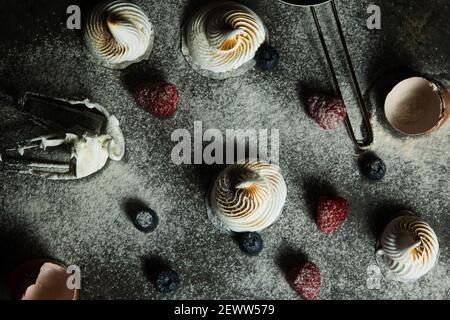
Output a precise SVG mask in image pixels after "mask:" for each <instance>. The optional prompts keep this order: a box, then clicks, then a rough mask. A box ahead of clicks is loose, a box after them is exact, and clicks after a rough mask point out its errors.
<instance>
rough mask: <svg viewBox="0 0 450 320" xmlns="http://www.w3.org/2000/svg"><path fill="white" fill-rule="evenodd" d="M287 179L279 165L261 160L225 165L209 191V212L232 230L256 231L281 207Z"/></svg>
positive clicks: (274, 217)
mask: <svg viewBox="0 0 450 320" xmlns="http://www.w3.org/2000/svg"><path fill="white" fill-rule="evenodd" d="M286 195H287V188H286V183H285V181H284V179H283V176H282V174H281V170H280V168H279V167H278V166H276V165H274V164H271V163H269V162H266V161H261V160H250V161H247V162H245V163H243V164H236V165H231V166H228V167H227V168H226V169H225V170H224V171H223V172H222V173H221V174H220V175H219V177H218V178H217V180H216V181H215V183H214V185H213V187H212V189H211V192H210V194H209V199H208V200H209V205H210V211H211V212H210V214H212V215H213V216H214V218H216V219H217V220H218V222H219V224H220V227H222V228H223V229H225V230H228V231H234V232H247V231H248V232H257V231H261V230H263V229H265V228H267V227H269V226H270V225H272V224H273V223H274V222H275V221H276V220H277V219H278V217H279V216H280V215H281V212H282V211H283V206H284V203H285V201H286Z"/></svg>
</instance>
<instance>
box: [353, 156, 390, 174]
mask: <svg viewBox="0 0 450 320" xmlns="http://www.w3.org/2000/svg"><path fill="white" fill-rule="evenodd" d="M359 166H360V169H361V172H362V174H363V175H364V176H365V177H366V178H368V179H370V180H381V179H383V177H384V175H385V174H386V164H385V163H384V161H383V160H381V159H380V158H378V157H377V156H375V155H373V154H370V155H363V156H362V157H361V158H360V161H359Z"/></svg>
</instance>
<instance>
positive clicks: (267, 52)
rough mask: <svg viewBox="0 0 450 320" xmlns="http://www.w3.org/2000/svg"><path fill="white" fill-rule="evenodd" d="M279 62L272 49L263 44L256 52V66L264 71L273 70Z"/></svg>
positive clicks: (276, 52) (278, 55) (276, 53)
mask: <svg viewBox="0 0 450 320" xmlns="http://www.w3.org/2000/svg"><path fill="white" fill-rule="evenodd" d="M279 60H280V54H279V53H278V51H277V49H275V48H274V47H272V46H270V45H268V44H263V45H262V46H261V47H260V48H259V50H258V52H256V66H257V67H258V68H259V69H261V70H264V71H270V70H273V69H274V68H275V67H276V66H277V64H278V61H279Z"/></svg>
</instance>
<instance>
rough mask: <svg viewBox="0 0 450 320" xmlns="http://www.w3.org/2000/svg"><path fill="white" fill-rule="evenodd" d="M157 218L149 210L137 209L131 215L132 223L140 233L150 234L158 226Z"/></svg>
mask: <svg viewBox="0 0 450 320" xmlns="http://www.w3.org/2000/svg"><path fill="white" fill-rule="evenodd" d="M158 220H159V219H158V216H157V214H156V212H155V211H153V210H151V209H139V210H137V211H136V212H135V213H134V215H133V223H134V225H135V226H136V228H137V229H138V230H140V231H142V232H145V233H148V232H152V231H154V230H155V229H156V227H157V226H158Z"/></svg>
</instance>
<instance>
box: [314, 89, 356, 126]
mask: <svg viewBox="0 0 450 320" xmlns="http://www.w3.org/2000/svg"><path fill="white" fill-rule="evenodd" d="M307 104H308V110H309V113H310V115H311V117H313V118H314V120H316V122H317V123H318V124H319V126H321V127H322V128H323V129H325V130H332V129H336V128H337V127H339V126H340V125H341V124H342V122H344V120H345V118H346V117H347V108H346V107H345V104H344V102H343V101H342V100H340V99H338V98H335V97H331V96H326V95H313V96H310V97H309V98H308V100H307Z"/></svg>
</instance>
